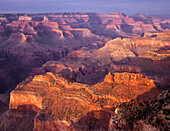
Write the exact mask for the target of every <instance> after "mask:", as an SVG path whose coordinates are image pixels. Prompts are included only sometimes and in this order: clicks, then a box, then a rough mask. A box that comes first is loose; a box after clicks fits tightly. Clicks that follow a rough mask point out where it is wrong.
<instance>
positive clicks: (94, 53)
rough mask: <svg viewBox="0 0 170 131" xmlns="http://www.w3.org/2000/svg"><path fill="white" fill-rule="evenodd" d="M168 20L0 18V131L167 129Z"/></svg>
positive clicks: (113, 14)
mask: <svg viewBox="0 0 170 131" xmlns="http://www.w3.org/2000/svg"><path fill="white" fill-rule="evenodd" d="M167 16H169V15H160V16H159V15H153V16H144V15H142V14H134V15H132V16H127V15H126V14H124V13H121V12H111V13H110V14H104V15H103V14H98V13H81V12H77V13H71V12H70V13H37V14H0V130H1V129H2V130H5V131H6V130H8V131H10V130H11V131H12V130H13V129H16V130H28V131H32V130H34V131H41V130H49V131H51V130H69V131H72V130H75V131H79V130H109V131H112V130H132V129H133V130H135V129H136V130H139V129H142V130H149V129H152V130H153V129H157V130H163V129H168V128H169V127H168V126H167V125H168V122H169V121H168V119H169V116H168V113H167V112H168V111H169V108H168V107H169V91H168V90H169V89H170V59H169V58H170V19H169V17H167ZM158 96H159V97H158ZM154 109H156V110H155V111H154ZM147 110H148V111H149V112H151V114H149V113H148V112H147ZM139 112H141V114H142V113H143V114H145V115H143V116H141V114H140V113H139ZM132 114H133V115H132ZM158 116H159V117H158ZM130 119H133V120H132V121H131V120H130ZM158 121H161V123H159V122H158ZM19 123H20V124H19Z"/></svg>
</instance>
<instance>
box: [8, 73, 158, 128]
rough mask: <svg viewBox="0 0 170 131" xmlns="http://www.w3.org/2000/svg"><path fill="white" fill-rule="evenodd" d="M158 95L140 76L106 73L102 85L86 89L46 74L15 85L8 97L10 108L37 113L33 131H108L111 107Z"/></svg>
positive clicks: (54, 75) (61, 77) (85, 86)
mask: <svg viewBox="0 0 170 131" xmlns="http://www.w3.org/2000/svg"><path fill="white" fill-rule="evenodd" d="M133 82H134V83H133ZM153 89H154V94H152V95H150V93H149V92H150V91H152V90H153ZM158 94H159V90H158V89H157V88H156V87H155V85H154V82H153V80H149V79H147V78H143V76H142V75H139V74H133V73H132V74H131V73H116V74H114V76H112V75H111V73H109V74H108V75H106V77H105V79H104V81H103V82H101V83H98V84H95V85H88V84H81V83H77V82H73V81H71V80H69V79H67V78H65V77H63V76H61V75H58V74H53V73H50V72H48V73H47V74H45V75H36V76H34V78H32V79H28V80H27V81H25V82H23V83H21V84H20V85H18V86H17V88H16V89H15V90H14V91H12V92H11V94H10V105H9V107H10V109H11V110H12V109H16V110H19V111H26V112H29V111H31V110H32V111H35V112H38V113H37V115H36V117H35V118H34V130H52V128H54V129H58V130H60V129H63V130H72V129H75V130H90V129H101V130H102V129H104V130H107V129H108V126H109V124H108V123H109V119H110V115H111V114H110V113H111V112H112V111H111V109H112V108H113V107H115V106H116V105H118V104H120V103H122V102H128V101H130V100H131V99H137V100H149V99H150V100H151V99H154V98H155V97H156V96H157V95H158ZM142 95H145V97H146V98H145V97H142ZM139 96H140V97H139ZM103 120H105V122H104V123H103V124H102V121H103ZM92 121H93V122H94V127H91V126H92V125H91V124H92ZM99 125H100V126H99Z"/></svg>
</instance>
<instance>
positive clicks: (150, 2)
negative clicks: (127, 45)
mask: <svg viewBox="0 0 170 131" xmlns="http://www.w3.org/2000/svg"><path fill="white" fill-rule="evenodd" d="M51 12H97V13H100V14H109V13H110V12H123V13H125V14H127V15H133V14H136V13H140V14H144V15H152V14H170V0H0V13H51Z"/></svg>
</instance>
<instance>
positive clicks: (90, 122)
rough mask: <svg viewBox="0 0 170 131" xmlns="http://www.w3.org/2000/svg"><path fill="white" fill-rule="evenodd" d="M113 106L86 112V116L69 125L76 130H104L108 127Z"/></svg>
mask: <svg viewBox="0 0 170 131" xmlns="http://www.w3.org/2000/svg"><path fill="white" fill-rule="evenodd" d="M114 109H115V108H110V109H107V110H98V111H91V112H88V113H87V115H86V116H83V117H82V118H80V119H79V121H78V122H76V123H74V124H73V125H71V126H72V127H73V128H74V129H76V130H86V131H88V130H105V131H107V130H108V128H109V121H110V117H111V114H112V113H113V111H114Z"/></svg>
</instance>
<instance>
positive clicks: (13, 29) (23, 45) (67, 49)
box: [0, 12, 170, 93]
mask: <svg viewBox="0 0 170 131" xmlns="http://www.w3.org/2000/svg"><path fill="white" fill-rule="evenodd" d="M169 25H170V21H169V20H168V19H159V18H156V17H153V16H144V15H141V14H135V15H132V16H127V15H126V14H123V13H121V12H112V13H110V14H106V15H101V14H98V13H44V14H43V13H41V14H40V13H39V14H0V64H1V68H0V72H2V73H1V74H3V75H1V76H0V78H1V80H0V83H1V84H0V85H1V86H0V92H1V93H4V92H10V91H11V90H12V89H14V88H15V87H16V85H17V84H19V83H20V82H22V80H25V79H26V78H27V77H28V76H30V73H31V72H32V70H34V68H39V67H41V66H43V64H45V63H46V62H48V61H61V60H67V59H70V58H71V59H72V58H77V55H79V54H80V52H82V53H81V58H82V57H83V58H84V59H87V58H88V57H91V55H92V56H94V55H93V53H89V54H88V52H87V51H89V52H90V50H92V49H100V48H101V47H102V48H101V49H100V51H95V52H94V53H101V54H102V53H104V52H105V51H104V50H107V48H111V47H110V45H111V44H109V43H112V42H111V41H110V40H112V39H114V38H117V39H115V40H114V41H117V43H118V44H114V46H115V48H116V45H117V48H119V50H115V49H113V48H111V49H113V50H111V51H112V54H110V56H111V57H110V58H109V61H108V60H105V61H103V62H104V63H105V62H106V63H110V61H112V59H114V60H113V61H121V60H122V61H128V59H129V57H137V56H139V55H142V53H147V51H154V50H158V49H159V48H161V47H162V48H165V46H166V47H167V48H168V46H169V43H168V34H167V37H166V38H167V40H163V39H162V40H161V33H162V32H163V31H164V30H166V29H169V28H170V26H169ZM149 33H150V34H149ZM157 36H160V38H158V37H157ZM118 37H120V38H121V39H122V40H121V39H118ZM134 37H135V38H134ZM140 37H142V38H140ZM143 37H144V38H143ZM152 37H156V39H155V40H154V38H152ZM163 37H165V36H163ZM126 38H127V39H126ZM129 38H132V39H129ZM133 39H134V40H133ZM108 41H110V42H108ZM135 41H137V42H138V43H136V42H135ZM151 41H155V43H157V44H155V45H154V47H153V42H151ZM163 41H164V42H163ZM148 42H149V43H150V44H149V45H147V44H146V45H144V44H145V43H148ZM105 43H106V45H105ZM119 43H122V45H123V43H127V46H125V44H124V45H123V46H119ZM141 43H143V45H140V44H141ZM160 45H161V47H159V46H160ZM128 46H129V47H128ZM156 46H157V47H156ZM137 47H138V48H137ZM102 50H103V51H102ZM120 50H121V51H120ZM83 52H85V54H84V56H83ZM86 52H87V53H86ZM120 52H121V53H120ZM122 52H124V53H123V54H122ZM116 54H117V56H119V57H117V56H116ZM85 55H86V56H85ZM96 57H98V58H97V59H100V57H101V56H100V55H98V56H95V58H91V59H96ZM102 57H105V56H102ZM124 58H125V59H124ZM101 59H105V58H101ZM106 59H107V58H106ZM107 61H108V62H107ZM92 62H93V60H92ZM95 62H96V61H95ZM100 62H102V61H100ZM97 63H98V62H97ZM106 63H105V64H106ZM102 65H103V64H102ZM102 68H103V67H102ZM106 73H108V72H106ZM16 74H17V75H16ZM103 74H104V73H103ZM104 75H106V74H104ZM104 75H102V77H104ZM73 76H74V75H73ZM78 79H79V78H78ZM92 82H93V81H92ZM95 82H96V81H95ZM93 83H94V82H93Z"/></svg>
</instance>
